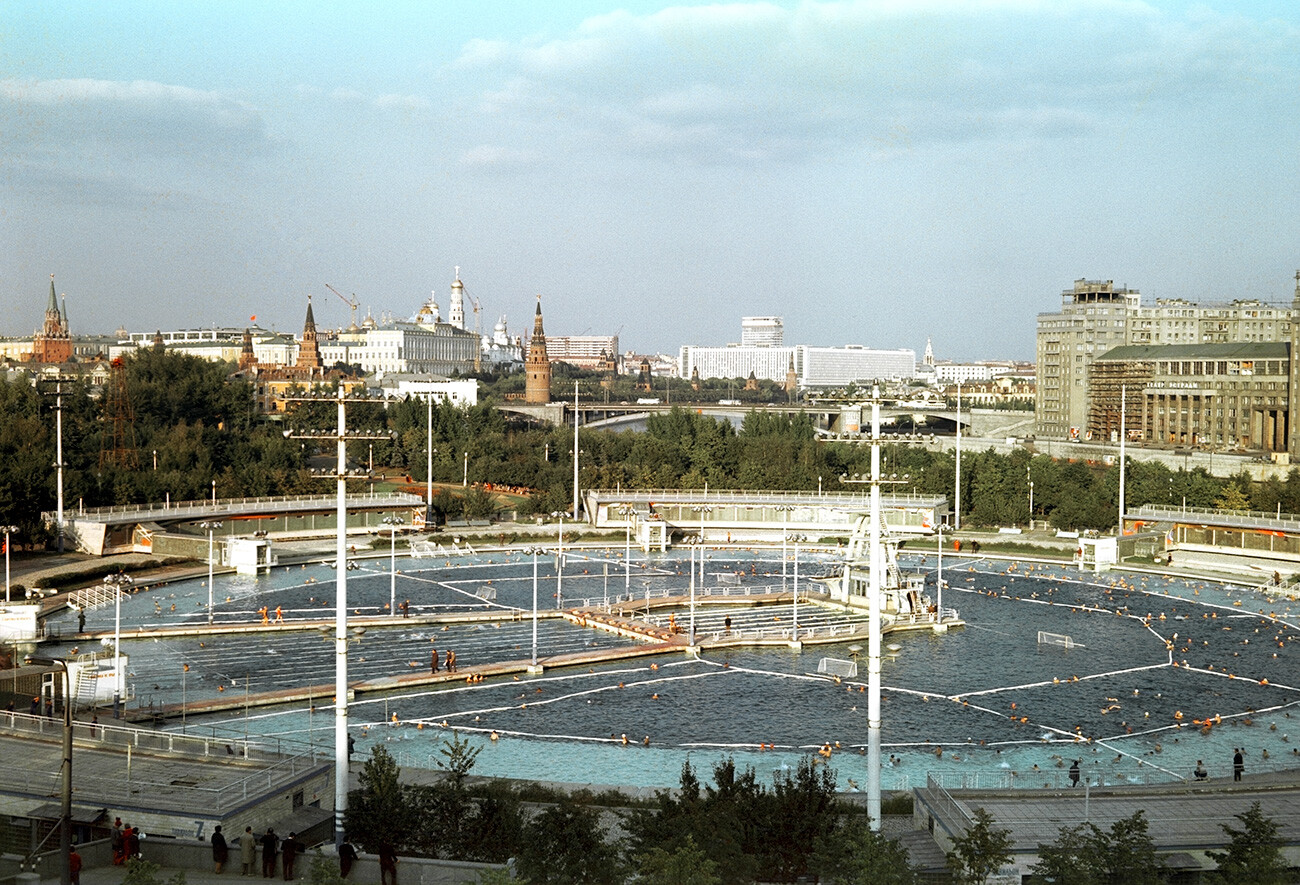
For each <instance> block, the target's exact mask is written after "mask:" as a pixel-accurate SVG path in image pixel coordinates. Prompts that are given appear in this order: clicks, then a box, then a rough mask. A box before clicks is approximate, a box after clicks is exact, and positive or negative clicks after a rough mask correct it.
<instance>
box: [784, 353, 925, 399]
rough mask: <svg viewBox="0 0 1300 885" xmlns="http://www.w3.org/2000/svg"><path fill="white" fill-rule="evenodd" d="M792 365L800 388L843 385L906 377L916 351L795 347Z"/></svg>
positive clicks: (912, 370)
mask: <svg viewBox="0 0 1300 885" xmlns="http://www.w3.org/2000/svg"><path fill="white" fill-rule="evenodd" d="M795 367H796V370H797V371H798V373H799V386H800V387H803V388H823V387H844V386H845V385H848V384H862V383H867V384H869V383H871V382H873V381H906V380H910V379H911V378H913V377H914V376H915V375H916V351H914V350H905V349H900V350H873V349H872V348H870V347H862V346H859V345H853V344H850V345H847V346H845V347H812V346H809V345H805V344H801V345H799V346H798V347H796V348H795Z"/></svg>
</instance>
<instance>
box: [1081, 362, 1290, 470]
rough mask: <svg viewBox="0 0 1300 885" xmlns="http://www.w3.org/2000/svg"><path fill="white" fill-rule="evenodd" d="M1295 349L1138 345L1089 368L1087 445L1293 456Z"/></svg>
mask: <svg viewBox="0 0 1300 885" xmlns="http://www.w3.org/2000/svg"><path fill="white" fill-rule="evenodd" d="M1290 360H1291V344H1290V343H1289V342H1286V341H1270V342H1254V341H1249V342H1241V343H1229V344H1218V343H1216V344H1167V345H1150V344H1137V345H1125V346H1123V347H1116V348H1114V349H1113V350H1110V351H1108V352H1106V353H1104V354H1102V355H1100V356H1099V357H1098V358H1097V359H1096V360H1095V361H1094V363H1093V365H1092V377H1091V381H1090V384H1089V401H1090V405H1089V414H1088V422H1087V425H1086V430H1085V436H1086V438H1088V439H1096V440H1101V441H1109V442H1118V440H1119V436H1120V427H1121V424H1120V411H1121V404H1122V406H1123V415H1124V421H1123V428H1124V433H1125V435H1126V437H1127V438H1128V439H1129V440H1130V441H1132V442H1138V443H1143V442H1145V443H1151V444H1156V445H1170V446H1197V447H1202V448H1209V449H1229V450H1231V449H1253V450H1263V451H1266V452H1285V451H1287V449H1288V444H1289V443H1288V439H1287V435H1288V434H1287V430H1288V421H1287V416H1288V412H1289V399H1290V396H1289V380H1288V379H1289V376H1290V371H1291V369H1290Z"/></svg>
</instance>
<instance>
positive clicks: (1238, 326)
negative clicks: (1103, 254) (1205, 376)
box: [1034, 280, 1300, 439]
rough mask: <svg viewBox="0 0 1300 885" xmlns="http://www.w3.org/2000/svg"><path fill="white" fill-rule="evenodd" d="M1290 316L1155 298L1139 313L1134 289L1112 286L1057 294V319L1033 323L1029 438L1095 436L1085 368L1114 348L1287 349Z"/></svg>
mask: <svg viewBox="0 0 1300 885" xmlns="http://www.w3.org/2000/svg"><path fill="white" fill-rule="evenodd" d="M1298 284H1300V281H1298ZM1294 310H1295V308H1293V307H1292V308H1288V307H1286V306H1282V305H1270V304H1266V303H1264V302H1262V301H1259V300H1257V299H1237V300H1234V301H1232V302H1230V303H1226V304H1196V303H1193V302H1189V301H1183V300H1179V299H1161V300H1159V301H1157V302H1156V303H1155V305H1153V306H1145V307H1144V306H1143V305H1142V304H1141V296H1140V294H1139V293H1138V291H1137V290H1136V289H1126V288H1117V287H1116V286H1115V284H1114V282H1113V281H1111V280H1104V281H1100V280H1076V281H1075V284H1074V286H1073V288H1071V289H1067V290H1065V291H1064V292H1062V293H1061V310H1060V311H1059V312H1056V313H1044V314H1039V316H1038V327H1037V336H1036V338H1037V341H1036V344H1037V347H1036V350H1037V362H1038V389H1037V395H1036V398H1035V410H1034V411H1035V425H1036V431H1037V433H1038V435H1039V436H1045V437H1053V438H1057V439H1072V438H1080V437H1082V436H1085V435H1086V434H1087V433H1088V431H1089V429H1091V430H1092V431H1093V432H1094V433H1096V432H1097V430H1096V427H1095V426H1091V427H1090V425H1091V422H1092V421H1093V418H1092V407H1091V403H1090V401H1089V391H1090V375H1091V367H1092V365H1093V363H1094V361H1096V359H1097V358H1098V357H1100V356H1101V355H1102V354H1105V353H1108V352H1110V351H1111V350H1113V349H1114V348H1116V347H1121V346H1139V347H1146V346H1151V347H1158V346H1169V345H1173V346H1184V345H1208V344H1234V343H1269V342H1273V343H1277V342H1290V340H1291V336H1292V327H1293V325H1294V323H1293V321H1292V316H1293V312H1294ZM1216 409H1217V407H1216ZM1225 432H1226V431H1225Z"/></svg>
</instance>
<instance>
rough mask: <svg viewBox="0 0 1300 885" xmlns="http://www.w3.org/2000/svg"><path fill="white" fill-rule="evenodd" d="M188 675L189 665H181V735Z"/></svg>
mask: <svg viewBox="0 0 1300 885" xmlns="http://www.w3.org/2000/svg"><path fill="white" fill-rule="evenodd" d="M189 675H190V665H189V664H181V734H185V707H186V702H185V688H186V683H187V681H188V679H187V677H188V676H189Z"/></svg>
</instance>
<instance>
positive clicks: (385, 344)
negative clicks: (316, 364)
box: [320, 321, 481, 375]
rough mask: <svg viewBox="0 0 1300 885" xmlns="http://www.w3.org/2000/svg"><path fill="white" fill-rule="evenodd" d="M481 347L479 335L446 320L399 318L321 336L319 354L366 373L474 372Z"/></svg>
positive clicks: (325, 360) (327, 362)
mask: <svg viewBox="0 0 1300 885" xmlns="http://www.w3.org/2000/svg"><path fill="white" fill-rule="evenodd" d="M480 347H481V341H480V339H479V336H478V335H476V334H474V333H473V332H468V331H466V330H464V329H459V328H456V327H455V326H452V325H450V324H447V323H437V324H430V325H421V324H417V323H409V322H401V321H399V322H392V323H385V324H383V325H376V326H375V327H374V328H363V329H360V330H358V331H355V332H353V331H347V332H341V333H339V334H338V337H337V338H332V339H327V340H322V341H321V342H320V355H321V361H322V362H323V363H324V364H325V365H327V366H332V365H334V364H335V363H345V364H347V365H349V366H358V367H359V368H360V369H361V370H362V371H363V372H365V373H367V374H372V373H375V372H382V373H385V374H388V373H397V374H404V375H406V374H415V375H451V374H454V373H456V372H466V373H467V372H473V371H474V358H475V356H476V355H477V354H478V353H479V348H480Z"/></svg>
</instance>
